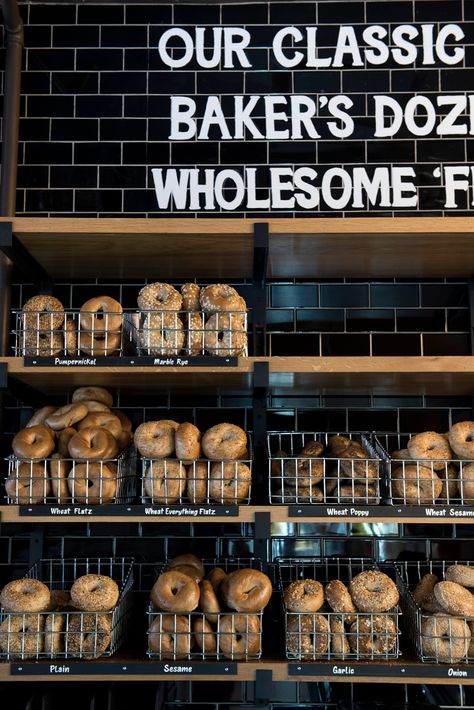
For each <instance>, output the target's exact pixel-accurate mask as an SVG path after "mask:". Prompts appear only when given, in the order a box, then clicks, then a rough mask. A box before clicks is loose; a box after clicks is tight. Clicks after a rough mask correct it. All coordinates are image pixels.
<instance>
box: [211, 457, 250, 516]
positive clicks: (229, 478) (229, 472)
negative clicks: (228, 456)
mask: <svg viewBox="0 0 474 710" xmlns="http://www.w3.org/2000/svg"><path fill="white" fill-rule="evenodd" d="M251 482H252V472H251V470H250V469H249V467H248V466H247V465H246V464H244V463H241V462H240V461H227V462H222V463H217V462H215V463H213V464H212V466H211V476H210V481H209V495H210V497H211V498H212V499H213V500H215V501H216V502H217V503H221V504H222V505H231V504H234V505H236V504H238V503H248V502H249V498H250V485H251Z"/></svg>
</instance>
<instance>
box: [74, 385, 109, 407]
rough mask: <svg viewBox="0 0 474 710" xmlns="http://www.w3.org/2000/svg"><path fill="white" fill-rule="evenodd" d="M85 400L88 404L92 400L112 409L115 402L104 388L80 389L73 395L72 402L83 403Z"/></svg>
mask: <svg viewBox="0 0 474 710" xmlns="http://www.w3.org/2000/svg"><path fill="white" fill-rule="evenodd" d="M84 400H85V401H87V402H88V401H90V400H93V401H94V402H103V404H106V405H107V407H111V406H112V404H113V401H114V400H113V397H112V395H111V394H110V392H109V391H108V390H106V389H104V387H78V389H76V390H74V392H73V393H72V401H73V402H82V401H84Z"/></svg>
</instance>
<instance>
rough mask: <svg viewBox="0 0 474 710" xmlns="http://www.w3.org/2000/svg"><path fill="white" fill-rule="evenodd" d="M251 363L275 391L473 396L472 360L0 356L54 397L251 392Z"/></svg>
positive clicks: (17, 375)
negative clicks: (122, 360)
mask: <svg viewBox="0 0 474 710" xmlns="http://www.w3.org/2000/svg"><path fill="white" fill-rule="evenodd" d="M256 362H268V363H269V385H270V387H271V388H272V389H273V390H274V391H275V390H289V389H291V390H292V392H294V393H298V392H302V393H307V392H308V391H311V392H314V393H316V392H319V393H321V394H347V392H351V394H367V393H368V392H369V393H373V394H392V393H396V394H398V395H404V394H417V395H423V394H437V395H444V394H445V395H458V394H473V393H474V377H473V373H474V357H472V356H430V357H411V356H407V357H392V356H391V357H256V358H252V357H248V358H244V357H240V358H238V359H237V365H236V366H235V367H232V366H227V365H223V366H222V367H216V366H215V365H213V366H211V367H202V366H201V367H192V366H191V367H189V366H180V367H173V366H169V367H167V366H162V367H158V366H156V367H150V366H142V365H140V361H139V358H138V357H137V358H136V361H135V364H134V365H133V366H130V365H126V366H124V367H122V366H118V365H111V366H104V365H77V366H74V365H72V364H71V365H61V364H58V366H44V365H42V364H41V362H40V358H38V364H37V365H35V366H29V365H27V364H25V362H24V360H23V358H19V357H6V358H0V363H5V364H6V365H7V367H8V375H9V376H10V377H12V378H14V379H16V380H18V381H19V382H21V383H23V384H25V385H29V386H30V387H33V388H35V389H36V390H39V391H41V392H43V393H44V394H50V393H51V394H54V393H58V392H64V391H67V390H69V389H72V388H74V387H79V386H83V385H98V386H102V387H109V388H110V387H112V388H114V387H120V388H121V389H122V390H133V392H134V393H136V394H145V393H148V394H150V393H151V392H155V391H160V390H168V389H170V388H173V389H175V390H186V391H188V390H189V389H190V388H192V389H193V390H195V391H200V390H201V391H202V390H206V391H209V390H211V391H215V390H216V389H219V388H221V389H231V390H243V391H250V390H251V387H252V373H253V369H254V364H255V363H256Z"/></svg>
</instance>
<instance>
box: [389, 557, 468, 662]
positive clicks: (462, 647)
mask: <svg viewBox="0 0 474 710" xmlns="http://www.w3.org/2000/svg"><path fill="white" fill-rule="evenodd" d="M394 564H395V568H396V571H397V576H398V578H399V580H400V589H401V603H402V607H403V616H404V622H405V628H406V631H407V634H408V637H409V638H410V640H411V642H412V644H413V646H414V648H415V650H416V653H417V655H418V657H419V659H420V660H421V661H423V663H451V664H453V663H473V662H474V641H473V640H472V639H474V621H473V620H472V618H467V617H463V616H451V615H450V614H449V613H448V612H444V613H441V615H439V616H438V615H437V613H435V612H430V611H428V610H425V609H423V608H422V607H421V606H420V605H419V604H417V602H416V601H415V598H414V596H413V591H414V589H415V587H416V585H417V584H418V582H419V581H420V579H421V578H422V577H423V576H424V575H425V574H435V575H436V576H437V577H438V578H439V580H440V581H441V580H442V579H444V574H445V571H446V568H447V567H449V566H450V565H455V564H462V565H467V566H469V567H472V566H474V562H466V561H465V560H462V561H459V562H458V561H456V560H450V561H447V560H436V561H431V560H424V561H417V562H404V561H396V562H395V563H394Z"/></svg>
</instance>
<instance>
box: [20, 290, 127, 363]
mask: <svg viewBox="0 0 474 710" xmlns="http://www.w3.org/2000/svg"><path fill="white" fill-rule="evenodd" d="M122 328H123V310H122V306H121V304H120V303H119V302H118V301H116V300H115V299H114V298H111V297H110V296H97V297H95V298H91V299H89V300H88V301H86V302H85V303H84V304H83V305H82V306H81V309H80V312H79V314H78V315H77V320H76V317H75V316H73V315H72V314H71V313H68V314H65V313H64V306H63V304H62V303H61V301H59V300H58V299H57V298H55V297H54V296H33V297H32V298H30V299H29V300H28V301H27V302H26V303H25V304H24V306H23V309H22V312H21V326H20V332H19V333H18V336H19V342H18V346H19V349H20V351H21V353H22V354H24V355H37V356H43V357H45V356H48V355H49V356H52V355H59V354H61V353H63V354H65V355H66V354H67V355H70V356H74V355H79V353H81V352H83V353H86V354H87V355H93V356H106V355H115V354H117V353H119V352H121V348H122Z"/></svg>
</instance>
